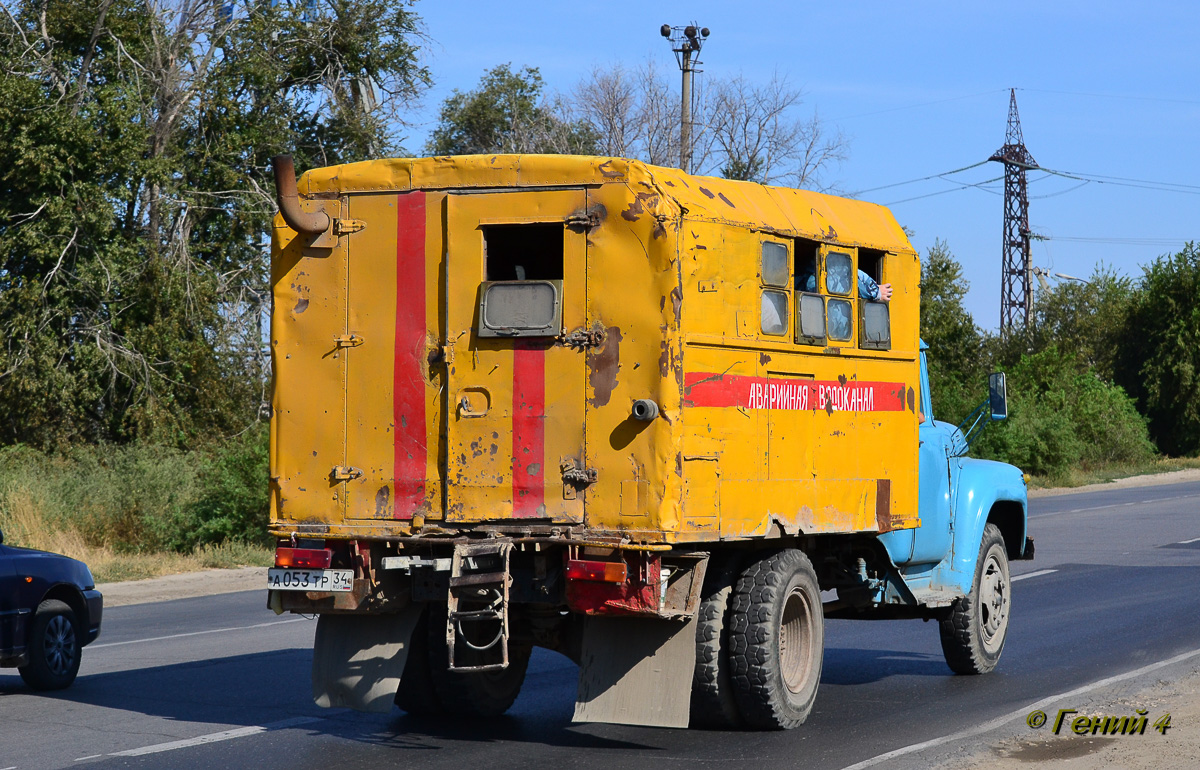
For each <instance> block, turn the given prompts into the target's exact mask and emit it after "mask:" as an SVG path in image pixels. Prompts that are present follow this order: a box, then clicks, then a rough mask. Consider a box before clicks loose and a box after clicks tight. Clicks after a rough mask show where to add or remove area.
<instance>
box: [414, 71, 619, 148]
mask: <svg viewBox="0 0 1200 770" xmlns="http://www.w3.org/2000/svg"><path fill="white" fill-rule="evenodd" d="M565 110H566V107H565V105H564V104H563V103H561V102H559V101H554V102H548V101H547V100H546V99H545V98H543V95H542V76H541V73H539V72H538V70H537V68H536V67H525V68H523V69H522V70H520V71H519V72H513V71H512V68H511V65H509V64H501V65H499V66H497V67H494V68H492V69H491V70H489V71H488V72H487V73H485V74H484V76H483V78H482V79H481V80H480V81H479V87H478V88H476V89H475V90H474V91H467V92H466V93H464V92H462V91H459V90H457V89H456V90H455V91H454V92H453V93H452V94H451V95H450V96H449V97H447V99H446V100H445V101H444V102H443V103H442V109H441V112H440V114H439V115H438V125H437V127H436V128H434V130H433V133H432V135H431V136H430V139H429V143H428V144H427V145H426V152H428V153H429V154H430V155H478V154H483V153H497V152H512V153H538V152H542V153H561V154H583V155H593V154H595V153H596V148H597V140H598V136H597V134H596V133H595V132H594V131H593V129H592V127H591V126H590V125H589V124H588V123H586V122H585V121H582V120H577V119H573V118H572V117H571V116H569V115H566V114H565Z"/></svg>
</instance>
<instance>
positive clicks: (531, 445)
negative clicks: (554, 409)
mask: <svg viewBox="0 0 1200 770" xmlns="http://www.w3.org/2000/svg"><path fill="white" fill-rule="evenodd" d="M512 415H513V417H512V496H513V517H514V518H531V517H539V516H545V515H546V514H545V508H544V506H545V502H546V467H545V453H546V349H545V347H544V346H543V345H541V344H539V343H529V342H525V341H522V340H516V347H515V349H514V350H513V403H512Z"/></svg>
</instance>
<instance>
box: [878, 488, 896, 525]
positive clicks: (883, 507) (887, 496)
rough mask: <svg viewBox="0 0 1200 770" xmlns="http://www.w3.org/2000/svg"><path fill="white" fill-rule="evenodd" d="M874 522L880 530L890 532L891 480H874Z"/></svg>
mask: <svg viewBox="0 0 1200 770" xmlns="http://www.w3.org/2000/svg"><path fill="white" fill-rule="evenodd" d="M875 524H876V525H877V526H878V527H879V531H880V532H891V531H892V529H893V527H892V480H891V479H876V481H875Z"/></svg>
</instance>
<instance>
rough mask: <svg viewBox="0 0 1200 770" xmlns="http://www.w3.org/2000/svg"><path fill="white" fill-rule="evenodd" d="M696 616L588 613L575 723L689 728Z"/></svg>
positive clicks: (694, 660) (580, 666)
mask: <svg viewBox="0 0 1200 770" xmlns="http://www.w3.org/2000/svg"><path fill="white" fill-rule="evenodd" d="M695 666H696V619H695V618H694V617H693V618H691V619H689V620H688V621H687V622H681V621H678V620H661V619H659V618H606V617H589V618H587V620H586V621H585V623H584V628H583V654H582V655H581V657H580V665H579V690H578V693H577V694H576V696H575V717H574V720H573V721H575V722H610V723H613V724H621V725H646V726H649V727H687V726H688V708H689V705H690V704H691V697H692V673H693V670H694V669H695Z"/></svg>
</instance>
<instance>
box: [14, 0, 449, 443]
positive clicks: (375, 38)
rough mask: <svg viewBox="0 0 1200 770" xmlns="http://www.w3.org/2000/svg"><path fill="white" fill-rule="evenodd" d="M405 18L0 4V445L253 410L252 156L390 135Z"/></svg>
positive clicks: (327, 8) (348, 5)
mask: <svg viewBox="0 0 1200 770" xmlns="http://www.w3.org/2000/svg"><path fill="white" fill-rule="evenodd" d="M296 5H297V6H298V5H299V4H296ZM416 23H417V19H416V17H415V15H413V14H412V12H411V11H410V10H408V4H407V3H405V2H401V1H400V0H362V1H361V2H355V1H352V0H328V2H325V3H322V4H321V5H320V6H319V7H316V6H311V7H310V6H309V5H307V4H306V5H305V6H304V7H303V8H300V7H296V6H294V5H293V4H291V3H278V4H277V3H266V2H262V3H247V4H246V5H245V6H244V7H243V6H238V7H236V8H234V9H233V10H232V12H231V11H230V10H229V9H228V8H227V7H226V4H225V3H222V2H219V1H218V0H179V1H178V2H165V1H160V0H101V2H99V3H95V4H90V3H74V2H68V1H67V0H19V1H17V2H14V3H12V4H10V5H5V6H4V9H3V16H2V17H0V70H2V71H3V77H0V135H3V136H5V137H7V141H6V142H4V143H2V144H0V334H2V335H3V338H4V342H3V343H2V347H0V442H3V443H11V442H26V443H31V444H35V445H37V446H41V447H46V448H60V449H61V448H63V447H66V446H68V445H70V444H73V443H77V442H85V441H86V442H90V441H114V440H115V441H120V440H130V439H138V438H143V439H149V440H153V441H158V442H166V443H175V444H190V443H193V442H195V441H197V440H204V439H205V438H209V437H217V436H221V435H229V434H231V433H236V432H238V431H241V430H244V429H245V427H246V426H247V425H248V424H251V423H253V422H254V421H255V420H256V419H258V417H259V415H260V410H259V405H260V404H261V403H262V400H263V390H264V387H265V383H266V371H265V357H264V345H263V342H264V340H263V333H262V327H261V319H262V314H263V309H264V305H265V302H266V299H267V297H268V296H269V295H268V292H267V263H266V254H265V250H264V248H263V245H262V240H263V235H264V233H265V232H266V231H267V229H268V226H269V222H270V217H271V215H272V214H273V212H274V204H273V201H272V198H273V196H272V195H271V193H270V192H269V190H270V188H271V184H270V183H269V182H268V181H267V177H268V169H267V161H268V158H269V157H270V156H271V155H273V154H277V153H279V152H294V153H295V154H296V155H297V159H298V163H299V165H301V166H304V165H311V164H312V163H313V162H320V163H337V162H344V161H348V160H357V159H360V158H363V157H366V156H367V155H370V154H374V153H375V152H379V151H385V150H387V149H389V148H392V147H394V146H395V137H394V136H393V135H392V133H391V129H390V128H389V126H390V125H393V113H394V112H395V110H396V109H398V108H399V107H401V106H402V104H403V102H404V101H406V100H409V99H411V98H414V97H415V96H416V95H417V94H418V93H420V91H421V90H422V89H424V88H425V87H426V85H427V84H428V80H429V77H428V73H427V72H426V71H425V70H424V69H423V68H422V67H420V66H419V65H418V64H417V61H416V50H417V49H416V47H415V45H414V44H413V39H414V38H415V36H416ZM376 89H378V90H379V91H380V92H382V95H384V96H385V97H390V101H386V100H385V102H381V103H376V102H375V100H374V99H373V98H372V97H371V95H372V94H373V93H376Z"/></svg>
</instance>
